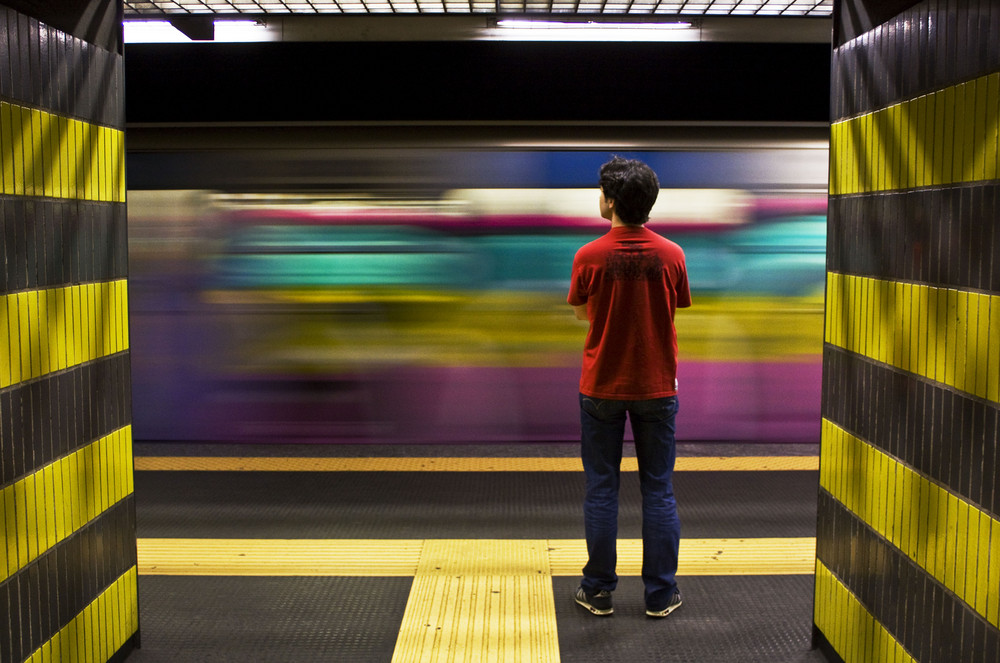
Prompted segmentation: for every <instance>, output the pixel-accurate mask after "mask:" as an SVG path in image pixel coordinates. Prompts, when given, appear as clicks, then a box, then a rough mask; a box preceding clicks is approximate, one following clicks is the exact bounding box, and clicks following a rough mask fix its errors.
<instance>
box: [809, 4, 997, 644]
mask: <svg viewBox="0 0 1000 663" xmlns="http://www.w3.org/2000/svg"><path fill="white" fill-rule="evenodd" d="M894 4H895V5H896V9H897V10H899V13H898V14H896V15H886V12H885V3H875V2H864V1H862V0H845V1H843V2H839V3H838V4H837V6H836V8H835V29H834V34H835V36H836V41H835V44H834V47H835V48H834V55H833V65H832V77H831V78H832V94H831V105H832V112H831V116H832V118H833V124H832V127H831V149H830V154H831V157H830V158H831V167H830V205H829V221H828V224H829V229H828V247H827V269H828V273H827V294H826V302H827V304H826V329H825V344H824V358H823V404H822V412H823V422H822V444H821V453H820V455H821V459H820V463H821V465H820V485H821V486H820V496H819V520H818V531H817V565H816V593H815V597H816V604H815V614H814V624H815V629H816V637H817V640H818V641H819V643H820V644H822V645H823V646H826V647H829V648H832V649H833V650H834V651H836V653H837V654H838V655H839V656H840V657H841V658H843V659H844V660H846V661H860V660H869V661H873V660H889V661H908V660H917V661H942V662H943V661H997V660H1000V630H998V626H1000V482H998V470H1000V457H998V438H1000V180H998V173H1000V164H998V149H997V126H998V121H1000V102H998V95H1000V45H998V43H997V40H996V39H995V35H997V34H1000V6H997V5H996V3H988V2H959V1H955V0H952V1H947V0H929V1H925V2H920V3H917V4H913V3H908V4H910V5H912V6H910V7H900V6H899V5H901V4H904V3H899V2H896V3H894ZM869 9H871V11H869ZM991 35H993V38H992V39H991V37H990V36H991Z"/></svg>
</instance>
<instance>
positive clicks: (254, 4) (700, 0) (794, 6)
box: [124, 0, 833, 18]
mask: <svg viewBox="0 0 1000 663" xmlns="http://www.w3.org/2000/svg"><path fill="white" fill-rule="evenodd" d="M124 4H125V17H126V18H139V17H143V18H152V17H155V16H167V15H170V16H174V15H193V14H200V15H240V14H249V15H262V14H268V15H271V14H285V15H290V14H294V15H306V14H362V15H363V14H369V15H370V14H379V15H384V14H410V15H413V14H437V15H442V14H447V15H478V14H492V15H525V14H558V15H577V14H579V15H586V16H594V15H598V16H601V15H607V16H622V15H627V16H629V17H633V18H639V17H642V16H647V17H649V16H652V17H661V16H662V17H668V16H669V17H675V16H758V17H763V16H768V17H771V16H785V17H822V18H829V17H830V15H831V13H832V11H833V0H125V3H124Z"/></svg>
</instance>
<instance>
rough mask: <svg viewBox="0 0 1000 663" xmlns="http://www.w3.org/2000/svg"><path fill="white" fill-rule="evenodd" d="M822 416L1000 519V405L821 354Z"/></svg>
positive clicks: (845, 355) (847, 356)
mask: <svg viewBox="0 0 1000 663" xmlns="http://www.w3.org/2000/svg"><path fill="white" fill-rule="evenodd" d="M823 366H824V371H823V404H822V411H823V416H824V417H825V418H826V419H828V420H830V421H832V422H833V423H835V424H837V425H838V426H840V427H841V428H843V429H844V430H846V431H847V432H848V433H850V434H852V435H854V436H855V437H858V438H861V439H862V440H864V441H866V442H868V443H870V444H872V445H874V446H876V447H878V448H879V449H882V450H884V451H885V452H887V453H888V454H890V455H891V456H894V457H896V458H898V459H899V460H901V461H902V462H903V463H906V464H907V465H909V466H911V467H913V468H914V469H916V470H917V471H918V472H920V473H921V474H923V475H925V476H927V477H929V478H931V479H933V480H934V481H938V482H940V483H942V484H944V485H946V486H948V487H949V488H950V490H951V492H953V493H955V494H957V495H960V496H961V497H963V498H965V499H966V500H967V501H969V502H971V503H973V504H975V505H976V506H977V507H979V508H980V509H982V510H984V511H987V512H989V513H991V514H992V516H993V517H994V518H997V519H1000V479H998V475H1000V406H997V405H996V404H992V403H989V402H987V401H984V400H981V399H977V398H974V397H971V396H968V395H966V394H963V393H961V392H958V391H955V390H952V389H950V388H948V387H945V386H942V385H939V384H936V383H934V382H931V381H930V380H925V379H921V378H917V377H915V376H913V375H912V374H910V373H906V372H904V371H900V370H896V369H894V368H891V367H889V366H886V365H885V364H880V363H878V362H875V361H873V360H870V359H867V358H865V357H862V356H860V355H856V354H854V353H851V352H848V351H846V350H843V349H841V348H837V347H834V346H830V345H827V346H826V347H825V348H824V349H823Z"/></svg>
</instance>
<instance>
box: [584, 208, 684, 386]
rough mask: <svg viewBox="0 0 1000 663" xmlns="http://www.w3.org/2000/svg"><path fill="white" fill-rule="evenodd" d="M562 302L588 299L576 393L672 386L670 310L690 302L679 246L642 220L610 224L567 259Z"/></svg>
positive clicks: (673, 347) (673, 352)
mask: <svg viewBox="0 0 1000 663" xmlns="http://www.w3.org/2000/svg"><path fill="white" fill-rule="evenodd" d="M567 300H568V301H569V303H570V304H571V305H573V306H581V305H583V304H586V305H587V317H588V318H589V320H590V330H589V331H588V332H587V340H586V342H585V343H584V348H583V371H582V373H581V376H580V393H582V394H584V395H586V396H593V397H595V398H609V399H614V400H647V399H650V398H662V397H664V396H673V395H674V394H676V393H677V331H676V329H675V328H674V313H675V311H676V310H677V309H678V308H684V307H687V306H691V289H690V286H689V285H688V277H687V267H686V266H685V264H684V251H683V250H681V247H680V246H678V245H677V244H675V243H674V242H671V241H670V240H668V239H666V238H664V237H662V236H660V235H658V234H656V233H654V232H653V231H651V230H647V229H646V228H645V227H627V226H626V227H621V226H619V227H617V228H612V229H611V230H610V231H609V232H608V233H607V234H606V235H604V236H602V237H600V238H598V239H595V240H594V241H592V242H590V243H588V244H586V245H584V246H583V247H582V248H581V249H580V250H579V251H577V253H576V258H574V259H573V277H572V280H571V282H570V287H569V297H568V298H567Z"/></svg>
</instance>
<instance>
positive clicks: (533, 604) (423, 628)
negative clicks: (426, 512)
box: [392, 540, 559, 663]
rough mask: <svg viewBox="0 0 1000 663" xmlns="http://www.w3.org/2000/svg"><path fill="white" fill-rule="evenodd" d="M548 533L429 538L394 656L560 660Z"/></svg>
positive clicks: (399, 661) (404, 659)
mask: <svg viewBox="0 0 1000 663" xmlns="http://www.w3.org/2000/svg"><path fill="white" fill-rule="evenodd" d="M550 577H551V576H550V573H549V560H548V552H547V544H546V542H545V541H510V540H507V541H501V540H433V541H426V542H425V544H424V550H423V553H422V554H421V556H420V564H419V567H418V569H417V574H416V577H415V578H414V580H413V585H412V587H411V590H410V598H409V600H408V601H407V604H406V611H405V612H404V614H403V621H402V624H401V626H400V631H399V638H398V640H397V641H396V650H395V652H394V653H393V657H392V661H393V663H408V662H410V661H413V662H419V663H437V662H440V663H452V662H458V661H553V662H557V661H559V639H558V635H557V629H556V609H555V599H554V597H553V596H552V583H551V580H550Z"/></svg>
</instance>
